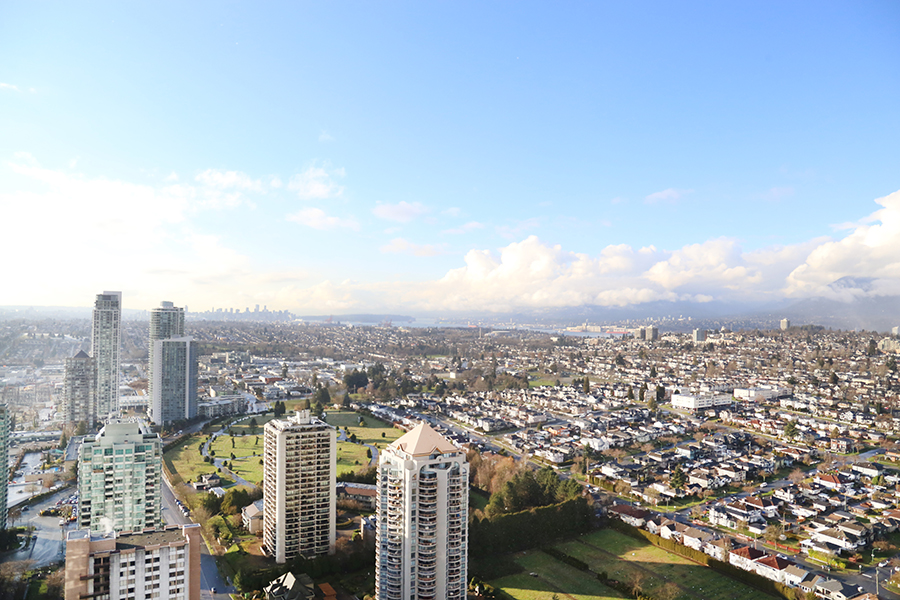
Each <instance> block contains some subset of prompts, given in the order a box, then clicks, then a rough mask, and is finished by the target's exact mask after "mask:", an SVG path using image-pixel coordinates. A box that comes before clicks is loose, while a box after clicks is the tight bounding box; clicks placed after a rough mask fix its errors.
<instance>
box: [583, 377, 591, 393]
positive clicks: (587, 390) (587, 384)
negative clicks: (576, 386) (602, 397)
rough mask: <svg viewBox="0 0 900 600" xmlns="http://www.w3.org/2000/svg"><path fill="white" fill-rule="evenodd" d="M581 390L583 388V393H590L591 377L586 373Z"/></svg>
mask: <svg viewBox="0 0 900 600" xmlns="http://www.w3.org/2000/svg"><path fill="white" fill-rule="evenodd" d="M583 390H584V393H585V394H590V393H591V379H590V378H589V377H588V376H587V375H585V376H584V387H583Z"/></svg>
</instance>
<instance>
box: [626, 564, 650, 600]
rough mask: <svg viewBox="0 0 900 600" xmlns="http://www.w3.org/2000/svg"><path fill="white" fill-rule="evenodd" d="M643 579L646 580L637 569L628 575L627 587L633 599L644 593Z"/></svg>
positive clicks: (644, 575) (645, 576)
mask: <svg viewBox="0 0 900 600" xmlns="http://www.w3.org/2000/svg"><path fill="white" fill-rule="evenodd" d="M645 579H647V575H646V574H645V573H644V572H643V571H641V570H638V569H634V570H633V571H631V573H629V574H628V587H629V588H631V593H632V594H633V595H634V597H635V598H638V597H639V596H640V595H641V592H643V591H644V580H645Z"/></svg>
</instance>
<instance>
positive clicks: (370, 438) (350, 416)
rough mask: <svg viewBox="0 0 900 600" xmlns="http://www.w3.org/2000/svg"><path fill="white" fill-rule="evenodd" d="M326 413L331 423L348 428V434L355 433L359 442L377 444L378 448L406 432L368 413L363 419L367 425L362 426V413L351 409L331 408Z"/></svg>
mask: <svg viewBox="0 0 900 600" xmlns="http://www.w3.org/2000/svg"><path fill="white" fill-rule="evenodd" d="M326 414H327V415H328V424H329V425H334V426H335V427H340V428H341V429H344V428H346V429H348V435H351V434H355V435H356V439H357V440H358V441H359V442H362V443H363V444H373V445H377V446H378V448H384V447H385V446H386V445H387V444H390V443H391V442H393V441H394V440H396V439H397V438H399V437H400V436H401V435H403V433H404V432H403V431H401V430H400V429H397V428H396V427H394V426H393V425H391V424H390V423H385V422H384V421H380V420H378V419H376V418H375V417H371V416H368V415H363V421H364V422H365V424H366V426H365V427H360V426H359V417H360V415H359V414H357V413H355V412H353V411H349V410H330V411H327V413H326Z"/></svg>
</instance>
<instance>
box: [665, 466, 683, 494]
mask: <svg viewBox="0 0 900 600" xmlns="http://www.w3.org/2000/svg"><path fill="white" fill-rule="evenodd" d="M685 483H687V478H686V477H685V475H684V471H682V470H681V465H675V469H674V470H673V471H672V475H670V476H669V484H670V485H671V486H672V487H673V488H675V489H676V490H680V489H682V488H683V487H684V484H685Z"/></svg>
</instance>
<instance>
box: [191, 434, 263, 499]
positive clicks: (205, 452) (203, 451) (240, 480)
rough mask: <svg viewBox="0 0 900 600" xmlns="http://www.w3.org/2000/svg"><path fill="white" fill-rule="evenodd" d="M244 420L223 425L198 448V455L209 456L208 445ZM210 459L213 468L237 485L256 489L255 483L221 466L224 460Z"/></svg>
mask: <svg viewBox="0 0 900 600" xmlns="http://www.w3.org/2000/svg"><path fill="white" fill-rule="evenodd" d="M246 418H247V417H246V416H242V417H241V418H240V419H235V420H234V421H232V422H231V423H229V424H228V425H223V426H222V428H221V429H219V431H217V432H215V433H214V434H212V437H210V438H209V440H208V441H207V442H205V443H204V444H203V445H202V446H201V447H200V453H201V454H202V455H203V456H209V445H210V444H211V443H212V442H213V440H215V439H216V438H217V437H219V436H220V435H227V432H226V430H227V429H228V428H229V427H231V426H232V425H234V424H235V423H239V422H241V421H243V420H245V419H246ZM211 458H212V459H213V463H212V464H213V466H215V467H217V468H221V469H222V471H224V472H225V473H228V474H229V475H230V476H231V477H232V478H234V482H235V483H236V484H237V485H244V486H247V487H251V488H255V487H257V486H256V484H255V483H252V482H250V481H247V480H246V479H244V478H243V477H241V476H240V475H238V474H237V473H235V472H234V471H232V470H231V469H229V468H228V467H225V466H223V465H224V463H225V461H226V459H224V458H218V457H215V456H213V457H211ZM235 458H241V459H243V458H253V457H249V456H236V457H235Z"/></svg>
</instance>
